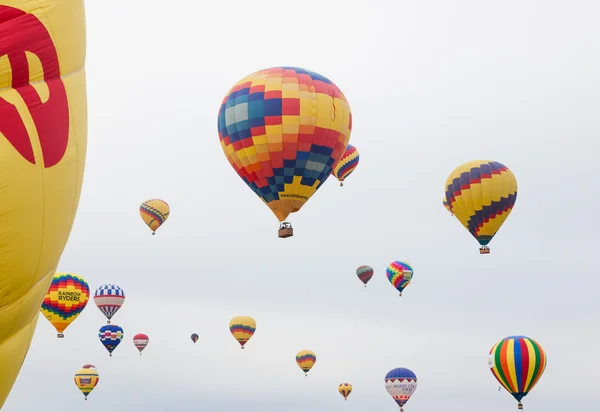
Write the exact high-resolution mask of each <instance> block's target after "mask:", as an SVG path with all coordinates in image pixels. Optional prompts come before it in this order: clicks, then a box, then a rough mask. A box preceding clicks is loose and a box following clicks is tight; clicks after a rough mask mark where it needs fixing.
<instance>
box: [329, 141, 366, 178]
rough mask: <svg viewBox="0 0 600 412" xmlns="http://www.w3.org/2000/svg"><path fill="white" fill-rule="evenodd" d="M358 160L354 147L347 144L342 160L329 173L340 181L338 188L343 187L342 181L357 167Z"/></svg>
mask: <svg viewBox="0 0 600 412" xmlns="http://www.w3.org/2000/svg"><path fill="white" fill-rule="evenodd" d="M358 159H359V156H358V150H356V147H354V146H352V145H351V144H348V147H346V151H345V152H344V154H343V155H342V158H341V159H340V161H339V162H337V163H336V164H334V165H333V170H332V172H331V173H332V174H333V175H334V176H335V177H336V178H337V180H339V181H340V186H344V180H345V179H346V178H347V177H348V176H350V174H351V173H352V172H354V169H356V166H358Z"/></svg>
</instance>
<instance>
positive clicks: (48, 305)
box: [40, 273, 90, 338]
mask: <svg viewBox="0 0 600 412" xmlns="http://www.w3.org/2000/svg"><path fill="white" fill-rule="evenodd" d="M89 298H90V288H89V286H88V284H87V282H86V281H85V279H83V278H82V277H81V276H79V275H75V274H72V273H56V274H55V275H54V277H53V278H52V283H50V287H49V288H48V293H47V294H46V297H45V298H44V301H43V303H42V307H41V309H40V310H41V312H42V314H43V315H44V316H45V317H46V319H48V321H49V322H50V323H51V324H52V326H54V328H55V329H56V331H57V332H58V334H57V336H58V337H59V338H64V337H65V335H64V334H63V332H64V331H65V329H67V327H68V326H69V325H70V324H71V322H73V321H74V320H75V319H77V317H78V316H79V314H80V313H81V312H83V309H85V307H86V305H87V303H88V300H89Z"/></svg>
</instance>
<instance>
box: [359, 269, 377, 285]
mask: <svg viewBox="0 0 600 412" xmlns="http://www.w3.org/2000/svg"><path fill="white" fill-rule="evenodd" d="M356 276H358V278H359V279H360V281H361V282H362V283H364V284H365V287H367V283H369V280H371V278H372V277H373V268H372V267H371V266H367V265H363V266H359V267H358V268H357V269H356Z"/></svg>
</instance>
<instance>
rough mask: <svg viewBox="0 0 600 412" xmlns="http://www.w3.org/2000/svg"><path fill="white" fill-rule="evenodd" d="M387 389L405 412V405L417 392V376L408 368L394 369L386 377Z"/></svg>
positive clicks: (401, 411)
mask: <svg viewBox="0 0 600 412" xmlns="http://www.w3.org/2000/svg"><path fill="white" fill-rule="evenodd" d="M385 389H387V391H388V393H389V394H390V396H391V397H392V398H393V399H394V400H395V401H396V403H397V404H398V406H399V407H400V412H403V411H404V409H403V407H404V405H405V404H406V402H408V400H409V399H410V397H411V396H412V395H413V393H415V391H416V390H417V375H415V373H414V372H413V371H411V370H410V369H407V368H396V369H392V370H391V371H389V372H388V373H387V375H385Z"/></svg>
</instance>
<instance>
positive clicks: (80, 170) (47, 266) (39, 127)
mask: <svg viewBox="0 0 600 412" xmlns="http://www.w3.org/2000/svg"><path fill="white" fill-rule="evenodd" d="M0 3H1V4H0V62H1V63H0V165H1V170H2V172H1V173H0V199H2V206H1V210H2V211H1V213H0V238H1V239H2V240H1V242H0V256H1V257H2V258H1V260H2V268H1V270H0V371H1V372H0V409H2V406H3V405H4V402H5V400H6V398H7V396H8V394H9V392H10V390H11V388H12V386H13V384H14V382H15V379H16V378H17V375H18V374H19V371H20V369H21V366H22V365H23V362H24V360H25V356H26V355H27V352H28V350H29V347H30V344H31V339H32V337H33V335H34V332H35V326H36V323H37V321H38V315H39V312H38V311H39V310H40V307H41V305H42V301H43V299H44V296H45V294H46V292H47V291H48V287H49V286H50V282H51V280H52V277H53V276H54V274H55V272H56V268H57V265H58V262H59V260H60V257H61V255H62V253H63V250H64V248H65V245H66V244H67V242H68V240H69V234H70V232H71V228H72V226H73V221H74V219H75V214H76V212H77V205H78V203H79V195H80V193H81V184H82V180H83V174H84V168H85V164H86V161H85V157H86V146H87V119H88V115H87V112H88V111H87V98H86V70H85V54H86V40H85V39H86V35H85V32H86V28H85V13H84V11H85V7H84V1H83V0H70V1H64V0H37V1H34V2H32V1H30V0H9V1H1V2H0Z"/></svg>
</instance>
